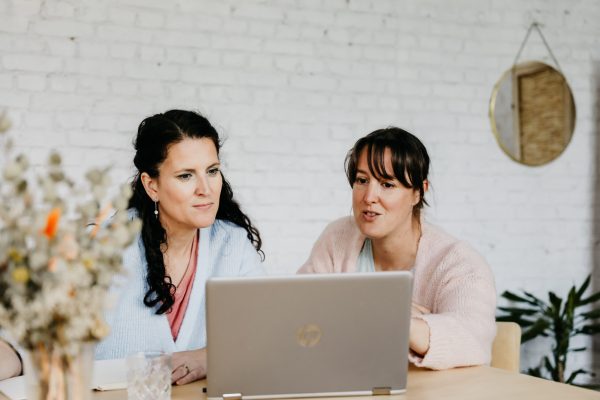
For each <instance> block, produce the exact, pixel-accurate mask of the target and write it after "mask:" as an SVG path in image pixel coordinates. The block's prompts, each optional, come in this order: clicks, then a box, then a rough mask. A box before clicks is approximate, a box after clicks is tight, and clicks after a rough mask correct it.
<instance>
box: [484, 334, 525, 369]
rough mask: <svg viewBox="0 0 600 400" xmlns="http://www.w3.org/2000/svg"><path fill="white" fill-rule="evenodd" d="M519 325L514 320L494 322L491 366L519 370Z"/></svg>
mask: <svg viewBox="0 0 600 400" xmlns="http://www.w3.org/2000/svg"><path fill="white" fill-rule="evenodd" d="M520 354H521V327H520V326H519V325H518V324H515V323H514V322H496V338H495V339H494V343H493V344H492V362H491V366H492V367H494V368H500V369H504V370H507V371H511V372H519V361H520Z"/></svg>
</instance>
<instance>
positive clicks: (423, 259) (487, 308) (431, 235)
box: [298, 217, 496, 369]
mask: <svg viewBox="0 0 600 400" xmlns="http://www.w3.org/2000/svg"><path fill="white" fill-rule="evenodd" d="M364 241H365V236H364V235H362V234H361V233H360V231H359V229H358V227H357V226H356V224H355V223H354V219H353V218H352V217H345V218H342V219H339V220H337V221H334V222H332V223H331V224H329V225H328V226H327V228H325V230H324V231H323V233H322V234H321V236H320V237H319V239H318V240H317V242H316V243H315V245H314V247H313V249H312V253H311V255H310V257H309V258H308V260H307V261H306V263H305V264H304V265H303V266H302V267H301V268H300V269H299V271H298V272H299V273H331V272H334V273H335V272H354V271H356V262H357V259H358V255H359V253H360V250H361V248H362V246H363V244H364ZM412 272H413V301H414V302H415V303H418V304H421V305H423V306H425V307H427V308H428V309H429V310H431V314H427V315H424V316H422V317H421V318H422V319H423V320H424V321H425V322H427V324H428V325H429V329H430V337H429V350H428V351H427V353H426V354H425V356H423V357H421V356H418V355H417V354H416V353H413V352H411V354H410V356H409V359H410V361H411V362H412V363H414V364H415V365H416V366H419V367H426V368H431V369H446V368H453V367H460V366H469V365H480V364H489V362H490V358H491V349H492V341H493V340H494V337H495V335H496V324H495V310H496V289H495V285H494V277H493V275H492V271H491V269H490V267H489V266H488V265H487V263H486V261H485V260H484V259H483V257H481V256H480V255H479V254H478V253H477V252H476V251H475V250H473V249H472V248H471V247H470V246H469V245H467V244H466V243H464V242H461V241H458V240H456V239H454V238H453V237H451V236H450V235H448V234H447V233H445V232H443V231H442V230H441V229H439V228H437V227H435V226H433V225H430V224H427V223H423V224H422V233H421V239H420V241H419V246H418V249H417V257H416V260H415V265H414V266H413V268H412Z"/></svg>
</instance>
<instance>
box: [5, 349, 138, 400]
mask: <svg viewBox="0 0 600 400" xmlns="http://www.w3.org/2000/svg"><path fill="white" fill-rule="evenodd" d="M126 388H127V366H126V364H125V359H119V360H99V361H94V375H93V376H92V387H91V389H94V390H103V391H104V390H119V389H126ZM0 392H2V393H3V394H4V395H5V396H7V397H8V398H9V399H11V400H27V397H26V390H25V376H18V377H16V378H10V379H5V380H3V381H0Z"/></svg>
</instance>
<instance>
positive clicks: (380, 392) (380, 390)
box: [371, 386, 392, 396]
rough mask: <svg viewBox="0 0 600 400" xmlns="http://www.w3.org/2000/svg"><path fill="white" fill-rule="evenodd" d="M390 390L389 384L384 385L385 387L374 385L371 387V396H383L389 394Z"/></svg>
mask: <svg viewBox="0 0 600 400" xmlns="http://www.w3.org/2000/svg"><path fill="white" fill-rule="evenodd" d="M391 392H392V388H391V387H389V386H385V387H374V388H373V389H371V393H372V395H373V396H384V395H389V394H391Z"/></svg>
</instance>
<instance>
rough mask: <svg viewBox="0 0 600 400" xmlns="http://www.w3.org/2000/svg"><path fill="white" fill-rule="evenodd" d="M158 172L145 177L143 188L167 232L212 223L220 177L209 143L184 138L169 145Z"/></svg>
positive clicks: (209, 141) (203, 139)
mask: <svg viewBox="0 0 600 400" xmlns="http://www.w3.org/2000/svg"><path fill="white" fill-rule="evenodd" d="M158 172H159V174H158V178H154V179H153V178H150V177H149V176H148V175H147V174H145V175H146V179H147V180H148V179H149V182H148V185H146V184H145V186H147V188H146V191H148V195H149V196H150V198H152V199H153V200H158V211H159V214H158V215H159V218H160V222H161V224H162V226H163V227H165V229H167V232H173V231H180V230H195V229H198V228H204V227H207V226H210V225H211V224H212V223H213V222H214V221H215V217H216V215H217V210H218V209H219V197H220V195H221V187H222V186H223V177H222V176H221V171H220V163H219V157H218V155H217V149H216V147H215V144H214V143H213V141H212V140H210V139H209V138H201V139H190V138H186V139H184V140H182V141H181V142H179V143H176V144H173V145H171V146H170V147H169V151H168V153H167V158H166V159H165V161H163V163H162V164H161V165H160V166H159V168H158ZM149 189H150V190H149Z"/></svg>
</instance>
